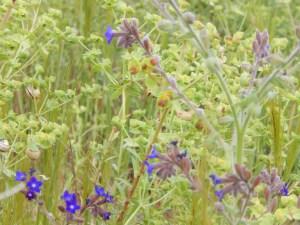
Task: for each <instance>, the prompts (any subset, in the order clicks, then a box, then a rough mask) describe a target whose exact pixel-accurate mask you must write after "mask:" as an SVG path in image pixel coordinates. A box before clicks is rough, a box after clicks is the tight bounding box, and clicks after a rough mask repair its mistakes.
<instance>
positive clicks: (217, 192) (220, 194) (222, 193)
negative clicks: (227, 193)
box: [215, 189, 224, 201]
mask: <svg viewBox="0 0 300 225" xmlns="http://www.w3.org/2000/svg"><path fill="white" fill-rule="evenodd" d="M215 195H216V196H217V198H218V200H219V201H222V199H223V198H224V191H223V190H222V189H221V190H218V191H215Z"/></svg>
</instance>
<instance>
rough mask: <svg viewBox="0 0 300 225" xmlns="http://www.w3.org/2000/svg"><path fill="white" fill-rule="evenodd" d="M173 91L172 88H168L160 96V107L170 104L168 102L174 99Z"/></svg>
mask: <svg viewBox="0 0 300 225" xmlns="http://www.w3.org/2000/svg"><path fill="white" fill-rule="evenodd" d="M172 95H173V93H172V91H170V90H167V91H164V92H163V93H162V94H161V95H160V96H159V98H158V102H157V104H158V106H160V107H165V106H167V105H168V103H169V102H170V101H171V99H172Z"/></svg>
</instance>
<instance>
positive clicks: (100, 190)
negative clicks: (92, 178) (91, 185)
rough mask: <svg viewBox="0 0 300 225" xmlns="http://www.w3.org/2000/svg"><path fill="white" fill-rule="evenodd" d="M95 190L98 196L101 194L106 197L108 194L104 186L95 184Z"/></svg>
mask: <svg viewBox="0 0 300 225" xmlns="http://www.w3.org/2000/svg"><path fill="white" fill-rule="evenodd" d="M95 192H96V194H97V195H98V196H101V197H105V196H106V192H105V190H104V188H103V187H101V186H98V185H96V186H95Z"/></svg>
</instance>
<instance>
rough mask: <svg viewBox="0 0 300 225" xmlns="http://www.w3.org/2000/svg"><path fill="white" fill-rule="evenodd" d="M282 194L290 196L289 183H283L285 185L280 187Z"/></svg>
mask: <svg viewBox="0 0 300 225" xmlns="http://www.w3.org/2000/svg"><path fill="white" fill-rule="evenodd" d="M280 194H281V195H282V196H288V195H289V189H288V184H287V183H285V184H284V185H283V187H282V188H281V189H280Z"/></svg>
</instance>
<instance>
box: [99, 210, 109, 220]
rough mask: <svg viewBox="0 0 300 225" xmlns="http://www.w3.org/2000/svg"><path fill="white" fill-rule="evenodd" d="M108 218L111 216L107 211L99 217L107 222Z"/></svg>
mask: <svg viewBox="0 0 300 225" xmlns="http://www.w3.org/2000/svg"><path fill="white" fill-rule="evenodd" d="M110 216H111V213H110V212H107V211H105V212H103V213H102V214H101V217H102V218H103V220H109V219H110Z"/></svg>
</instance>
